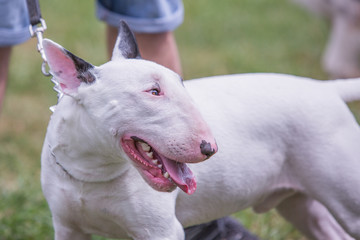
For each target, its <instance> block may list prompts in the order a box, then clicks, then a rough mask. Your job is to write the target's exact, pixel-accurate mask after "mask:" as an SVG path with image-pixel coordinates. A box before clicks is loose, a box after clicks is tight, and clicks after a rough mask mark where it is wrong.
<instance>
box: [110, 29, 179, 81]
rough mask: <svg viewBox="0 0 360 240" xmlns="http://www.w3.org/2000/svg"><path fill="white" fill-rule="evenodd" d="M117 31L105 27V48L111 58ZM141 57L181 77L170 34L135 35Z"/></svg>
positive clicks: (173, 40) (174, 41)
mask: <svg viewBox="0 0 360 240" xmlns="http://www.w3.org/2000/svg"><path fill="white" fill-rule="evenodd" d="M117 34H118V29H117V28H116V27H112V26H110V25H107V48H108V54H109V56H110V57H111V54H112V49H113V47H114V45H115V41H116V37H117ZM135 37H136V40H137V43H138V45H139V50H140V54H141V57H142V58H144V59H146V60H151V61H154V62H156V63H158V64H160V65H163V66H165V67H167V68H170V69H172V70H173V71H175V72H177V73H178V74H180V75H181V73H182V72H181V63H180V58H179V53H178V49H177V46H176V40H175V37H174V34H173V33H172V32H162V33H135Z"/></svg>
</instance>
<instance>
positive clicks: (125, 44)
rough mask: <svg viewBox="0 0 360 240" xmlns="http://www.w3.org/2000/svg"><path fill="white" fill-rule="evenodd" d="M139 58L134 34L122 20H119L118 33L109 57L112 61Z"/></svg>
mask: <svg viewBox="0 0 360 240" xmlns="http://www.w3.org/2000/svg"><path fill="white" fill-rule="evenodd" d="M128 58H141V56H140V52H139V49H138V46H137V43H136V40H135V36H134V34H133V33H132V32H131V30H130V28H129V26H128V25H127V24H126V22H124V21H120V28H119V35H118V37H117V39H116V43H115V47H114V50H113V54H112V57H111V60H112V61H117V60H123V59H128Z"/></svg>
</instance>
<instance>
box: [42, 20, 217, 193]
mask: <svg viewBox="0 0 360 240" xmlns="http://www.w3.org/2000/svg"><path fill="white" fill-rule="evenodd" d="M43 46H44V50H45V54H46V57H47V60H48V64H49V67H50V71H51V73H52V74H53V76H54V77H55V78H56V80H57V81H58V82H59V84H60V87H61V90H62V92H63V93H64V95H65V96H64V98H67V99H68V100H66V101H71V105H72V106H75V107H76V109H78V110H77V111H79V112H81V114H83V115H86V117H85V119H88V121H87V123H84V124H88V125H89V126H87V129H89V132H91V131H92V130H93V131H94V134H93V135H91V134H90V135H91V136H90V137H89V134H88V135H87V139H84V141H90V142H95V143H94V144H98V145H101V146H103V148H106V147H107V146H111V145H116V146H117V148H118V149H116V150H114V151H117V152H118V154H119V161H130V162H131V163H132V164H133V165H134V166H135V167H136V168H137V170H138V171H139V172H140V174H141V175H142V177H143V178H144V179H145V180H146V181H147V182H148V183H149V185H150V186H152V187H153V188H154V189H156V190H159V191H172V190H173V189H174V188H175V187H176V186H178V187H180V188H181V189H182V190H183V191H185V192H187V193H188V194H191V193H193V192H194V191H195V189H196V182H195V180H194V176H193V174H192V172H191V171H190V169H189V168H188V167H187V165H186V163H196V162H201V161H203V160H206V159H207V158H209V157H210V156H211V155H213V154H214V153H215V152H216V151H217V146H216V143H215V140H214V138H213V136H212V134H211V132H210V130H209V127H208V126H207V124H206V123H205V122H204V120H203V118H202V117H201V115H200V113H199V111H198V110H197V108H196V107H195V105H194V103H193V101H192V100H191V98H190V96H189V95H188V93H187V91H186V90H185V88H184V85H183V83H182V80H181V78H180V76H178V75H177V74H176V73H174V72H173V71H171V70H169V69H167V68H165V67H162V66H160V65H158V64H156V63H154V62H151V61H146V60H143V59H141V58H140V54H139V50H138V47H137V44H136V41H135V38H134V36H133V34H132V32H131V31H130V29H129V28H128V26H127V25H126V24H125V23H124V22H122V23H121V27H120V29H119V36H118V38H117V41H116V45H115V47H114V50H113V56H112V59H111V61H109V62H107V63H105V64H103V65H101V66H99V67H96V66H93V65H92V64H90V63H88V62H86V61H84V60H83V59H81V58H79V57H76V56H75V55H73V54H72V53H70V52H69V51H67V50H65V49H64V48H63V47H61V46H60V45H58V44H56V43H54V42H52V41H50V40H44V41H43ZM62 102H63V100H61V101H60V102H59V105H61V104H62ZM58 111H61V110H58ZM82 119H84V118H82ZM73 131H74V134H81V133H75V131H77V129H73ZM95 132H96V134H95ZM90 138H91V139H90ZM104 152H106V151H105V150H104ZM104 161H106V160H104ZM104 164H106V163H104Z"/></svg>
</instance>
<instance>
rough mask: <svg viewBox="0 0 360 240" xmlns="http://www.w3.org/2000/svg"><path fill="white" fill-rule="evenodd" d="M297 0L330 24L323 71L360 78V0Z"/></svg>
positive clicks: (342, 76)
mask: <svg viewBox="0 0 360 240" xmlns="http://www.w3.org/2000/svg"><path fill="white" fill-rule="evenodd" d="M295 1H296V2H297V3H299V4H301V5H303V6H305V7H307V8H308V9H310V10H311V11H313V12H315V13H316V14H318V15H322V16H325V17H327V18H328V19H329V20H330V21H331V34H330V38H329V41H328V43H327V47H326V50H325V53H324V56H323V66H324V70H325V71H326V72H327V73H328V74H329V75H330V76H331V77H333V78H351V77H360V62H359V58H360V1H358V0H295Z"/></svg>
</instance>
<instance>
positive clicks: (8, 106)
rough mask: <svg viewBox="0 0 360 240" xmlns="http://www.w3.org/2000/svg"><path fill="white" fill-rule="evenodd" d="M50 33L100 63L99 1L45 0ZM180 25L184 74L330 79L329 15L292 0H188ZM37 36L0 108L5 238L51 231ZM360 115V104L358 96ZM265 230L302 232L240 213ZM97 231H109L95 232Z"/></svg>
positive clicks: (45, 97)
mask: <svg viewBox="0 0 360 240" xmlns="http://www.w3.org/2000/svg"><path fill="white" fill-rule="evenodd" d="M40 4H41V7H42V12H43V17H44V18H45V20H46V22H47V25H48V30H47V31H46V33H45V36H46V37H48V38H51V39H52V40H54V41H56V42H58V43H60V44H61V45H63V46H64V47H66V48H67V49H69V50H70V51H72V52H73V53H75V54H76V55H78V56H80V57H82V58H84V59H86V60H88V61H90V62H91V63H93V64H95V65H99V64H102V63H104V62H105V61H106V51H105V49H106V48H105V39H104V36H105V34H104V29H105V28H104V25H103V24H102V23H100V22H99V21H97V20H96V19H95V17H94V2H93V1H70V0H66V1H65V0H62V1H60V0H53V1H45V0H42V1H40ZM185 11H186V13H185V22H184V23H183V25H182V26H181V27H179V28H178V29H177V31H176V37H177V41H178V46H179V50H180V54H181V59H182V64H183V70H184V76H185V79H191V78H195V77H202V76H209V75H219V74H231V73H239V72H281V73H290V74H296V75H302V76H309V77H314V78H320V79H325V78H326V75H325V74H324V72H323V71H322V70H321V66H320V61H321V53H322V51H323V49H324V47H325V43H326V40H327V36H328V32H329V29H328V25H327V24H326V23H325V22H324V21H322V20H321V19H318V18H315V17H313V16H311V15H309V14H308V13H307V12H305V11H304V10H302V9H301V8H299V7H297V6H295V5H292V4H291V3H290V1H287V0H272V1H269V0H242V1H238V0H227V1H209V0H196V1H187V0H185ZM35 49H36V41H35V40H34V39H33V40H31V41H29V42H27V43H26V44H23V45H20V46H17V47H16V48H15V49H14V52H13V55H12V59H11V68H10V77H9V80H10V81H9V85H8V90H7V96H6V102H5V106H4V109H3V112H2V114H1V116H0V183H1V185H0V240H5V239H6V240H10V239H14V240H15V239H53V229H52V224H51V216H50V212H49V210H48V208H47V204H46V202H45V200H44V198H43V196H42V192H41V187H40V152H41V147H42V141H43V138H44V135H45V131H46V126H47V122H48V120H49V117H50V111H49V110H48V107H49V106H51V105H53V104H55V103H56V94H55V93H54V92H53V91H52V84H51V83H50V79H48V78H46V77H44V76H42V74H41V72H40V64H41V59H40V55H39V54H38V53H37V52H36V50H35ZM352 109H353V111H354V113H355V114H356V116H357V117H358V116H359V112H360V111H359V109H360V106H359V105H355V104H354V105H352ZM235 216H236V217H237V218H238V219H240V220H241V221H242V222H243V223H244V225H245V226H246V227H247V228H249V229H250V230H251V231H253V232H255V233H256V234H258V235H259V236H260V237H261V238H263V239H274V240H281V239H304V238H303V237H302V236H301V235H300V234H299V233H298V232H297V231H296V230H294V229H293V228H292V227H291V226H290V225H289V224H288V223H286V222H285V221H284V220H282V219H281V218H280V217H279V216H278V215H277V213H276V212H275V211H271V212H270V213H267V214H264V215H255V214H253V213H252V212H251V210H246V211H243V212H241V213H237V214H236V215H235ZM95 239H103V238H98V237H95Z"/></svg>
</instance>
